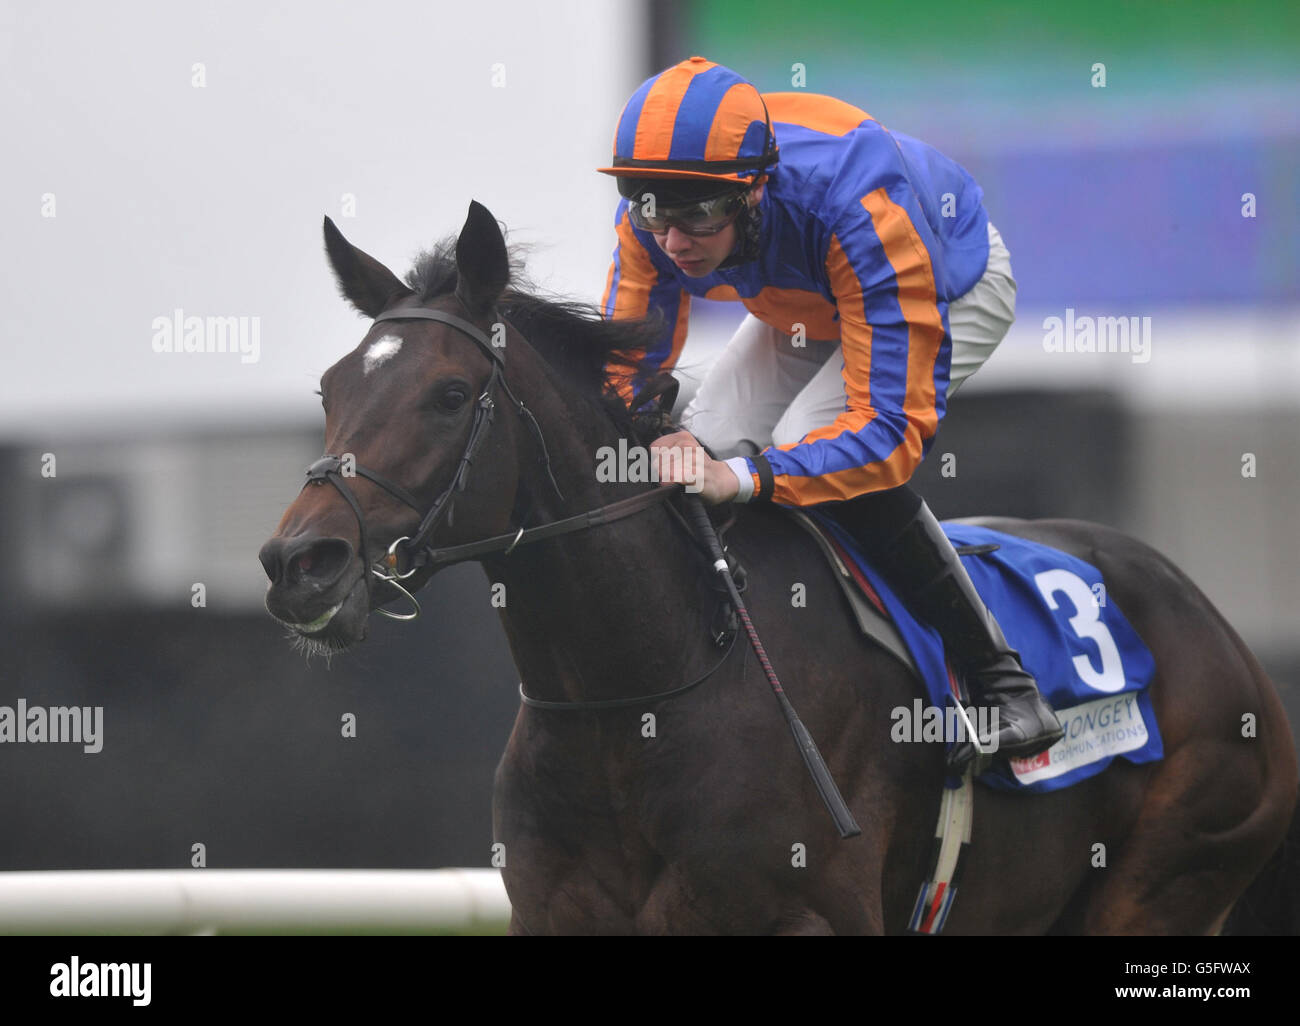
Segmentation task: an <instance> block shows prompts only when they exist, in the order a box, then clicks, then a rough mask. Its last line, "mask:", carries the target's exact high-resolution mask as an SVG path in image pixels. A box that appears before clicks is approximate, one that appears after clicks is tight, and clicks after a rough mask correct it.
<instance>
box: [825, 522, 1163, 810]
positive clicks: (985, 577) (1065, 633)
mask: <svg viewBox="0 0 1300 1026" xmlns="http://www.w3.org/2000/svg"><path fill="white" fill-rule="evenodd" d="M805 512H807V513H810V514H812V515H813V517H814V518H815V519H816V521H817V523H818V524H819V526H821V528H822V529H823V531H825V532H827V533H829V534H830V535H831V536H832V537H833V539H834V540H835V542H837V543H838V544H837V548H839V549H840V550H841V555H842V556H844V557H847V558H849V559H851V560H852V561H853V563H854V565H855V569H857V570H858V571H859V573H860V574H861V575H862V576H863V577H865V578H866V579H867V580H868V581H869V582H870V584H871V585H872V587H874V588H875V590H876V593H877V594H878V595H879V597H880V599H881V601H882V602H883V603H884V606H885V608H886V610H887V611H888V613H889V615H890V617H891V618H892V619H893V621H894V624H895V626H896V627H897V628H898V631H899V633H900V634H901V635H902V638H903V640H904V642H905V643H906V646H907V648H908V650H909V651H910V653H911V655H912V659H913V661H914V662H915V665H916V668H917V670H918V672H919V674H920V676H921V679H922V681H923V684H924V690H925V696H926V700H927V701H928V702H929V704H930V706H931V708H933V709H938V710H948V709H952V708H953V707H954V699H953V695H952V691H951V688H950V676H949V673H948V667H947V664H946V662H945V660H944V656H943V643H942V642H941V641H940V639H939V634H938V632H937V631H935V630H934V629H933V628H932V627H929V626H928V625H926V624H923V623H921V622H920V621H918V620H917V619H916V617H915V616H913V615H912V614H911V613H910V612H909V611H908V609H907V607H906V606H905V605H904V604H903V603H902V601H901V600H900V599H899V598H898V596H897V595H896V594H895V593H894V592H893V591H892V590H891V589H890V587H889V584H888V583H887V582H886V581H885V580H884V578H883V577H882V576H881V575H880V574H878V573H876V571H875V570H873V569H872V568H871V566H870V565H868V564H867V563H866V562H865V560H863V559H862V557H861V554H860V553H859V552H858V551H857V546H856V545H855V544H854V542H853V539H852V538H851V537H850V536H849V535H848V534H847V533H846V532H844V531H843V529H841V528H840V527H839V525H838V524H837V523H835V521H833V520H831V519H830V518H829V517H826V516H823V515H820V514H817V513H816V512H815V511H814V510H811V509H810V510H806V511H805ZM943 529H944V533H946V534H947V535H948V537H949V538H950V539H951V540H952V543H953V545H954V546H957V547H958V548H962V547H968V546H969V547H980V548H982V549H989V550H991V551H981V552H980V553H979V554H978V555H972V556H964V557H963V559H962V563H963V565H964V566H965V568H966V571H967V573H969V574H970V578H971V580H972V581H973V582H974V584H975V588H976V590H977V591H978V592H979V593H980V597H981V598H983V599H984V602H985V604H986V605H988V607H989V609H991V610H992V611H993V615H994V616H995V617H996V618H997V621H998V623H999V624H1000V625H1001V626H1002V631H1003V633H1004V634H1005V635H1006V638H1007V640H1008V641H1009V642H1010V644H1011V646H1012V648H1014V649H1016V650H1017V651H1018V652H1019V653H1020V659H1021V662H1022V663H1023V665H1024V667H1025V669H1026V670H1028V671H1029V672H1030V673H1031V674H1033V675H1034V677H1035V679H1036V680H1037V681H1038V687H1039V689H1040V690H1041V691H1042V693H1043V696H1044V697H1045V698H1046V699H1047V701H1048V702H1050V703H1051V705H1052V708H1053V709H1054V710H1056V715H1057V718H1058V719H1059V720H1060V721H1061V726H1062V727H1063V728H1064V729H1065V737H1063V738H1062V739H1061V740H1060V741H1058V742H1057V743H1056V744H1055V745H1053V746H1052V747H1051V748H1049V749H1048V750H1047V751H1046V752H1043V753H1041V754H1040V755H1036V756H1033V757H1031V758H1029V759H1013V760H1009V761H1008V760H1006V759H995V760H994V761H993V762H992V764H991V765H990V766H989V768H988V769H987V770H986V771H985V772H984V773H983V774H982V775H981V776H980V777H979V779H980V781H981V782H982V783H984V784H986V785H988V786H990V787H995V788H998V789H1000V790H1007V791H1018V792H1022V793H1026V794H1031V793H1040V792H1045V791H1056V790H1060V789H1061V788H1065V787H1069V786H1070V785H1071V784H1075V783H1078V782H1079V781H1080V780H1086V779H1087V778H1088V777H1091V776H1095V775H1096V774H1098V773H1100V772H1101V771H1102V770H1104V769H1105V768H1106V767H1107V766H1108V765H1110V762H1111V760H1112V759H1114V758H1117V757H1118V758H1123V759H1127V760H1129V761H1130V762H1133V763H1139V764H1140V763H1146V762H1155V761H1157V760H1158V759H1160V758H1162V757H1163V755H1164V745H1163V744H1162V743H1161V740H1160V731H1159V728H1158V726H1157V725H1156V720H1155V713H1154V711H1153V710H1152V707H1151V698H1150V695H1149V694H1148V693H1147V687H1148V685H1149V684H1150V683H1151V678H1152V676H1154V674H1155V660H1154V659H1152V657H1151V653H1150V651H1148V649H1147V647H1146V645H1145V644H1144V643H1143V641H1142V639H1141V638H1140V637H1139V636H1138V634H1137V632H1136V631H1135V630H1134V629H1133V628H1132V626H1131V625H1130V624H1129V622H1128V620H1126V619H1125V617H1124V614H1123V613H1122V612H1121V611H1120V610H1119V608H1118V607H1117V606H1116V605H1115V604H1114V602H1112V601H1109V600H1108V597H1107V594H1106V588H1105V584H1104V583H1103V581H1102V578H1101V573H1100V572H1099V571H1098V570H1097V569H1096V568H1095V567H1093V566H1091V565H1089V564H1088V563H1085V562H1083V561H1082V560H1080V559H1078V558H1076V557H1074V556H1071V555H1068V554H1067V553H1064V552H1060V551H1058V550H1056V549H1052V548H1049V547H1048V546H1046V545H1040V544H1038V543H1036V542H1030V541H1026V540H1024V539H1023V538H1016V537H1012V536H1011V535H1007V534H1002V533H1001V532H998V531H992V530H989V529H988V528H985V527H975V526H973V525H970V524H957V523H945V524H944V525H943ZM918 711H919V710H918ZM941 718H942V719H944V720H945V721H946V720H947V717H946V716H945V717H941V716H939V715H936V716H934V717H933V719H934V720H935V721H938V720H939V719H941ZM972 720H973V721H974V722H975V725H976V726H977V727H979V726H980V724H979V722H978V720H975V717H973V716H972ZM908 726H912V725H910V724H909V725H908ZM897 728H898V724H896V729H897ZM913 729H915V728H913ZM949 733H950V732H948V731H945V732H944V734H943V735H941V736H942V737H943V740H944V742H945V751H946V750H947V749H949V748H951V747H952V742H953V740H954V738H953V737H951V736H948V734H949ZM907 736H908V737H909V738H910V737H915V739H918V740H919V739H922V738H921V735H920V734H917V735H912V734H910V733H909V734H907ZM924 739H925V740H930V739H931V738H930V737H929V736H928V735H927V736H925V737H924ZM936 740H937V739H936ZM959 783H960V778H958V777H956V776H950V778H949V781H948V786H949V787H957V786H958V785H959Z"/></svg>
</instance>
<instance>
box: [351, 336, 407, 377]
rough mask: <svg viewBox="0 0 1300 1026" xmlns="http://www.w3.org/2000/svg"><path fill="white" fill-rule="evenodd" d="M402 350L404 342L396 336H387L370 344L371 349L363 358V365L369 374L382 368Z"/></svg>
mask: <svg viewBox="0 0 1300 1026" xmlns="http://www.w3.org/2000/svg"><path fill="white" fill-rule="evenodd" d="M401 348H402V340H401V339H400V338H398V337H397V336H396V335H385V336H384V337H383V338H381V339H376V340H375V341H374V342H372V343H370V348H369V349H367V350H366V352H365V355H364V356H362V357H361V365H362V367H363V368H364V370H365V372H366V373H367V374H369V373H370V372H371V371H372V370H374V369H375V368H376V367H379V366H382V365H383V364H385V363H387V362H388V361H389V360H391V359H392V358H393V357H394V356H396V355H397V353H398V350H400V349H401Z"/></svg>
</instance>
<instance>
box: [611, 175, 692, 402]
mask: <svg viewBox="0 0 1300 1026" xmlns="http://www.w3.org/2000/svg"><path fill="white" fill-rule="evenodd" d="M627 203H628V201H627V200H623V201H621V202H620V203H619V205H618V211H617V213H616V215H615V222H614V223H615V230H616V232H617V236H618V241H617V243H616V245H615V246H614V256H613V259H612V260H611V261H610V266H609V274H608V276H607V277H606V279H605V293H604V295H603V297H602V298H601V310H602V313H603V314H604V316H605V318H606V319H607V320H618V319H622V318H641V317H646V316H648V315H650V314H651V313H652V312H654V311H658V313H659V314H660V315H661V316H662V318H663V325H664V328H663V332H662V334H661V336H660V338H659V339H658V341H657V342H656V343H655V344H654V345H653V346H652V347H651V348H649V349H648V350H637V351H635V352H629V353H626V354H624V355H626V356H629V357H631V358H633V359H636V360H640V361H643V366H644V370H643V371H642V372H641V373H640V374H637V375H633V374H632V373H631V372H630V371H629V370H628V369H627V368H626V367H623V366H620V365H619V364H617V363H614V364H609V365H607V367H606V380H607V381H608V382H609V383H610V384H611V385H613V386H614V387H616V388H617V389H618V392H619V394H620V395H621V396H622V397H623V399H624V400H625V401H626V402H629V403H630V402H631V401H632V397H633V395H634V393H635V391H636V389H637V388H638V387H639V386H640V384H642V383H643V382H644V381H645V380H646V379H647V378H650V377H653V376H654V374H655V373H657V372H659V371H667V370H671V369H672V368H673V367H674V366H675V365H676V364H677V360H678V358H679V357H680V356H681V352H682V347H683V346H684V345H685V344H686V329H687V324H688V322H689V319H690V295H689V293H687V292H686V291H685V290H684V289H683V288H682V287H681V284H680V283H679V282H678V281H677V279H676V277H675V276H674V275H673V273H672V271H671V270H669V269H667V268H665V267H661V266H659V265H658V264H657V262H656V261H655V260H654V258H653V257H652V256H651V253H650V252H649V250H648V249H647V248H646V246H645V245H644V244H643V242H642V240H641V238H640V237H639V236H638V233H637V231H636V230H635V229H634V228H633V227H632V223H631V221H630V220H629V219H628V216H627Z"/></svg>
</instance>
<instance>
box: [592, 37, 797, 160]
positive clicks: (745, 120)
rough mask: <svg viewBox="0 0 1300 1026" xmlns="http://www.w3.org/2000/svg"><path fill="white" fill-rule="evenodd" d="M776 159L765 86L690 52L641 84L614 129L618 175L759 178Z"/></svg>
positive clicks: (774, 138) (774, 139)
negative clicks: (761, 87)
mask: <svg viewBox="0 0 1300 1026" xmlns="http://www.w3.org/2000/svg"><path fill="white" fill-rule="evenodd" d="M776 162H777V146H776V137H775V136H774V135H773V134H772V122H771V119H770V118H769V117H768V113H767V105H766V104H764V103H763V98H762V97H761V96H759V94H758V90H757V89H755V88H754V87H753V86H752V85H751V84H750V83H749V82H746V81H745V80H744V79H743V78H741V77H740V76H739V75H737V74H736V73H735V72H734V71H732V70H731V69H729V68H724V67H723V66H722V65H721V64H715V63H713V62H712V61H710V60H706V59H705V58H703V57H691V58H690V59H689V60H684V61H682V62H681V63H680V64H676V65H674V66H673V67H671V68H669V69H668V70H667V71H661V72H660V73H659V74H658V75H655V76H654V77H653V78H650V79H647V80H646V81H645V82H643V83H641V88H639V89H638V90H637V91H636V92H635V93H633V94H632V98H631V99H630V100H628V101H627V105H626V106H625V107H624V108H623V113H622V114H621V115H620V116H619V119H618V128H617V129H616V130H615V132H614V160H613V164H612V166H611V167H601V168H597V169H596V170H598V171H601V172H603V173H604V174H607V175H614V176H615V177H618V178H634V179H649V178H670V179H678V180H693V181H699V182H708V181H712V182H717V183H719V185H752V184H755V183H756V182H758V181H761V180H762V177H763V172H764V171H766V170H767V168H769V167H771V166H772V165H773V164H775V163H776Z"/></svg>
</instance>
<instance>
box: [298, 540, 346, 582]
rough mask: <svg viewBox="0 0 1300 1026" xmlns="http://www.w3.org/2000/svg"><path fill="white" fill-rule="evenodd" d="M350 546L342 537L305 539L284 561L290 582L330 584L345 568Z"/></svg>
mask: <svg viewBox="0 0 1300 1026" xmlns="http://www.w3.org/2000/svg"><path fill="white" fill-rule="evenodd" d="M351 559H352V546H351V545H349V544H348V543H347V542H345V541H344V540H343V539H342V538H316V539H311V540H305V541H304V542H303V543H302V544H301V545H300V546H298V547H296V551H292V553H291V555H290V556H289V558H288V560H287V561H286V563H285V567H286V569H285V576H286V577H287V578H288V581H289V583H290V584H296V583H300V582H304V581H310V582H311V583H313V584H315V585H317V586H324V585H329V584H332V583H333V582H334V581H336V580H338V578H339V576H340V575H341V574H342V573H343V571H344V570H346V569H347V565H348V562H349V561H350V560H351Z"/></svg>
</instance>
